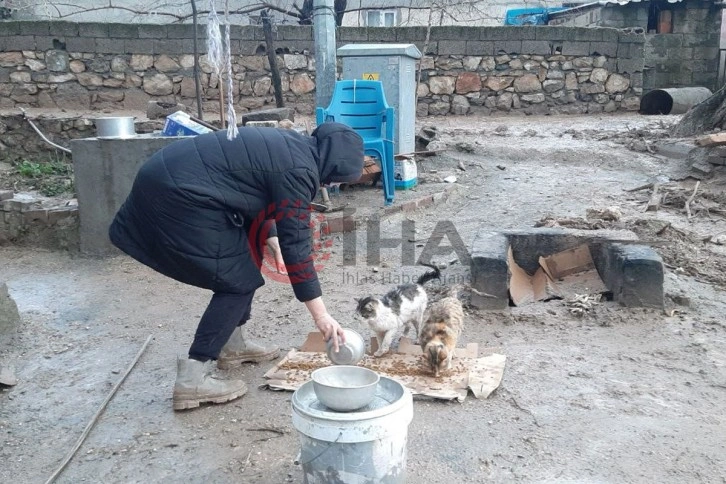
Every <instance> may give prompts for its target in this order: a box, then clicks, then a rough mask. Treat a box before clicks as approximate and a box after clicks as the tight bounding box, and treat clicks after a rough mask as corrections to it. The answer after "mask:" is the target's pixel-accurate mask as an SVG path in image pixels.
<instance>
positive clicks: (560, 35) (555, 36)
mask: <svg viewBox="0 0 726 484" xmlns="http://www.w3.org/2000/svg"><path fill="white" fill-rule="evenodd" d="M571 29H572V28H571V27H551V26H547V25H543V26H539V27H537V29H536V31H535V40H554V41H563V40H566V39H567V37H568V36H569V35H570V34H569V32H570V30H571Z"/></svg>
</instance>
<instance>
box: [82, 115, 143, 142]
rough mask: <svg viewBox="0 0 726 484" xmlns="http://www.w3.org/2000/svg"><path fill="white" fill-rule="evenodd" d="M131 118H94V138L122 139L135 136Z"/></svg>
mask: <svg viewBox="0 0 726 484" xmlns="http://www.w3.org/2000/svg"><path fill="white" fill-rule="evenodd" d="M135 119H136V118H135V117H133V116H118V117H106V118H95V119H94V120H93V122H94V124H95V125H96V136H97V137H98V138H101V139H124V138H133V137H134V136H136V127H135V126H134V120H135Z"/></svg>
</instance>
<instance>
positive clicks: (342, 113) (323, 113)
mask: <svg viewBox="0 0 726 484" xmlns="http://www.w3.org/2000/svg"><path fill="white" fill-rule="evenodd" d="M395 119H396V118H395V113H394V109H393V108H392V107H391V106H389V105H388V103H387V102H386V96H385V94H384V92H383V83H381V81H365V80H358V79H350V80H343V81H337V82H336V83H335V90H334V91H333V98H332V99H331V100H330V105H329V106H328V107H327V108H322V107H318V108H317V109H316V110H315V121H316V123H317V125H318V126H320V125H321V124H322V123H324V122H326V121H334V122H337V123H342V124H345V125H347V126H350V127H351V128H353V129H354V130H355V131H356V132H357V133H358V134H359V135H360V136H361V138H363V148H364V149H365V152H366V154H369V155H370V154H372V155H374V156H375V157H376V158H377V159H378V160H380V161H379V163H380V165H381V173H382V178H383V195H384V198H385V205H391V204H392V203H393V198H394V193H395V181H394V161H393V133H394V123H395Z"/></svg>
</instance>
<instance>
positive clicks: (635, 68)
mask: <svg viewBox="0 0 726 484" xmlns="http://www.w3.org/2000/svg"><path fill="white" fill-rule="evenodd" d="M634 72H643V59H642V58H641V59H618V73H620V74H632V73H634Z"/></svg>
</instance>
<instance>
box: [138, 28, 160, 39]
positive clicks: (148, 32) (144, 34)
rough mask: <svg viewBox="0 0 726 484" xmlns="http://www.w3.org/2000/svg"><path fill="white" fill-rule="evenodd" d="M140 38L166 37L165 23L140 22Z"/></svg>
mask: <svg viewBox="0 0 726 484" xmlns="http://www.w3.org/2000/svg"><path fill="white" fill-rule="evenodd" d="M138 27H139V38H140V39H166V38H167V35H166V25H155V24H140V25H139V26H138Z"/></svg>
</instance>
